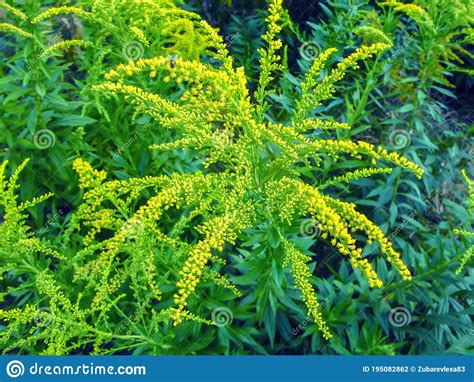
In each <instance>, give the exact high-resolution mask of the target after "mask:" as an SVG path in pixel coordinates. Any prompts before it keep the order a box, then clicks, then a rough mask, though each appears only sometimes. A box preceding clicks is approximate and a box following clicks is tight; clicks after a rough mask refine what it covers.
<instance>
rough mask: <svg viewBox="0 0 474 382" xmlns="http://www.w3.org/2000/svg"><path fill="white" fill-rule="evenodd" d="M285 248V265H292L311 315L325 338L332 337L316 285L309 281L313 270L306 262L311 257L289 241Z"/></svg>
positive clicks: (294, 275)
mask: <svg viewBox="0 0 474 382" xmlns="http://www.w3.org/2000/svg"><path fill="white" fill-rule="evenodd" d="M284 249H285V261H284V264H283V265H290V267H291V268H290V269H291V273H292V274H293V278H294V281H295V285H296V287H297V288H298V289H299V290H300V291H301V293H302V296H303V297H302V300H303V302H304V303H305V305H306V307H307V308H308V312H309V315H310V316H311V317H312V318H313V319H314V321H315V323H316V325H317V326H318V329H319V331H320V332H321V333H322V336H323V337H324V339H326V340H329V339H331V338H332V336H333V335H332V333H331V331H330V330H329V328H328V326H327V324H326V322H325V321H324V319H323V317H322V313H321V304H320V303H319V301H318V299H317V298H316V295H315V290H314V287H313V286H312V285H311V282H310V281H309V279H310V277H311V272H310V271H309V268H308V266H307V265H306V262H307V261H308V260H310V258H308V257H307V256H305V255H304V254H302V253H301V252H300V251H298V250H297V249H296V246H295V245H294V244H292V243H290V242H288V241H285V242H284Z"/></svg>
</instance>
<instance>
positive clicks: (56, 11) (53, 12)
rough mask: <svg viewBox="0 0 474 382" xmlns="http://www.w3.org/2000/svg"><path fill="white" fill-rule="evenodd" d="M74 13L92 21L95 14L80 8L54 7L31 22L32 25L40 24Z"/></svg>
mask: <svg viewBox="0 0 474 382" xmlns="http://www.w3.org/2000/svg"><path fill="white" fill-rule="evenodd" d="M71 13H74V14H76V15H77V16H79V17H83V18H86V19H92V18H93V14H92V13H91V12H87V11H85V10H84V9H82V8H80V7H69V6H62V7H52V8H49V9H47V10H46V11H44V12H43V13H40V14H39V15H38V16H36V17H34V18H33V19H32V20H31V22H32V24H38V23H40V22H42V21H44V20H46V19H49V18H52V17H54V16H58V15H68V14H71Z"/></svg>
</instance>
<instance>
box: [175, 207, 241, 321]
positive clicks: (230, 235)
mask: <svg viewBox="0 0 474 382" xmlns="http://www.w3.org/2000/svg"><path fill="white" fill-rule="evenodd" d="M232 223H233V222H232V219H231V218H230V217H229V216H223V217H216V218H214V219H213V220H211V221H208V222H205V223H204V224H203V225H202V226H201V227H200V233H201V234H203V235H205V239H204V240H201V241H199V242H198V243H197V244H196V245H195V246H194V247H193V248H192V249H191V251H190V253H189V257H188V258H187V259H186V262H185V264H184V266H183V268H182V269H181V270H180V272H179V274H180V280H179V281H178V283H177V284H176V286H177V288H178V292H177V293H176V294H175V295H174V302H175V304H176V305H177V308H176V311H175V312H174V313H175V314H174V316H173V319H174V320H175V321H174V325H178V324H179V323H180V322H181V321H182V320H183V315H182V312H183V311H184V310H185V308H186V306H187V300H188V298H189V296H190V295H191V294H192V293H193V292H194V290H195V289H196V286H197V284H198V283H199V281H200V280H201V277H202V274H203V269H204V267H205V266H206V264H207V262H208V260H209V259H210V258H211V256H212V253H211V251H212V250H217V251H222V249H223V246H224V244H225V243H230V244H233V243H234V242H235V239H236V233H235V231H234V230H233V228H231V226H232Z"/></svg>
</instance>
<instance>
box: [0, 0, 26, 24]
mask: <svg viewBox="0 0 474 382" xmlns="http://www.w3.org/2000/svg"><path fill="white" fill-rule="evenodd" d="M0 8H3V9H5V10H7V11H8V12H10V13H12V14H14V15H15V16H16V17H18V18H19V19H21V20H23V21H27V20H28V16H27V15H26V14H25V13H23V12H22V11H20V10H19V9H16V8H15V7H12V6H11V5H9V4H8V3H7V2H6V1H4V0H2V1H0Z"/></svg>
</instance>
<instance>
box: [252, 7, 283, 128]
mask: <svg viewBox="0 0 474 382" xmlns="http://www.w3.org/2000/svg"><path fill="white" fill-rule="evenodd" d="M282 19H283V12H282V0H270V1H269V6H268V16H267V18H266V23H267V31H266V32H265V34H264V35H263V36H262V40H264V41H265V42H266V43H267V44H268V46H267V49H259V50H258V53H259V54H260V76H259V79H258V88H257V91H256V92H255V100H256V102H257V106H256V109H257V119H258V120H259V121H261V120H263V114H264V112H265V107H266V104H265V96H266V89H267V87H268V85H269V84H270V82H271V81H272V79H273V74H274V73H275V72H277V71H279V70H281V68H282V66H281V64H280V63H279V62H280V61H281V57H280V55H279V54H278V50H279V49H280V48H281V47H282V42H281V40H280V39H278V38H277V37H276V36H277V35H278V33H280V31H281V26H280V23H281V21H282Z"/></svg>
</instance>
